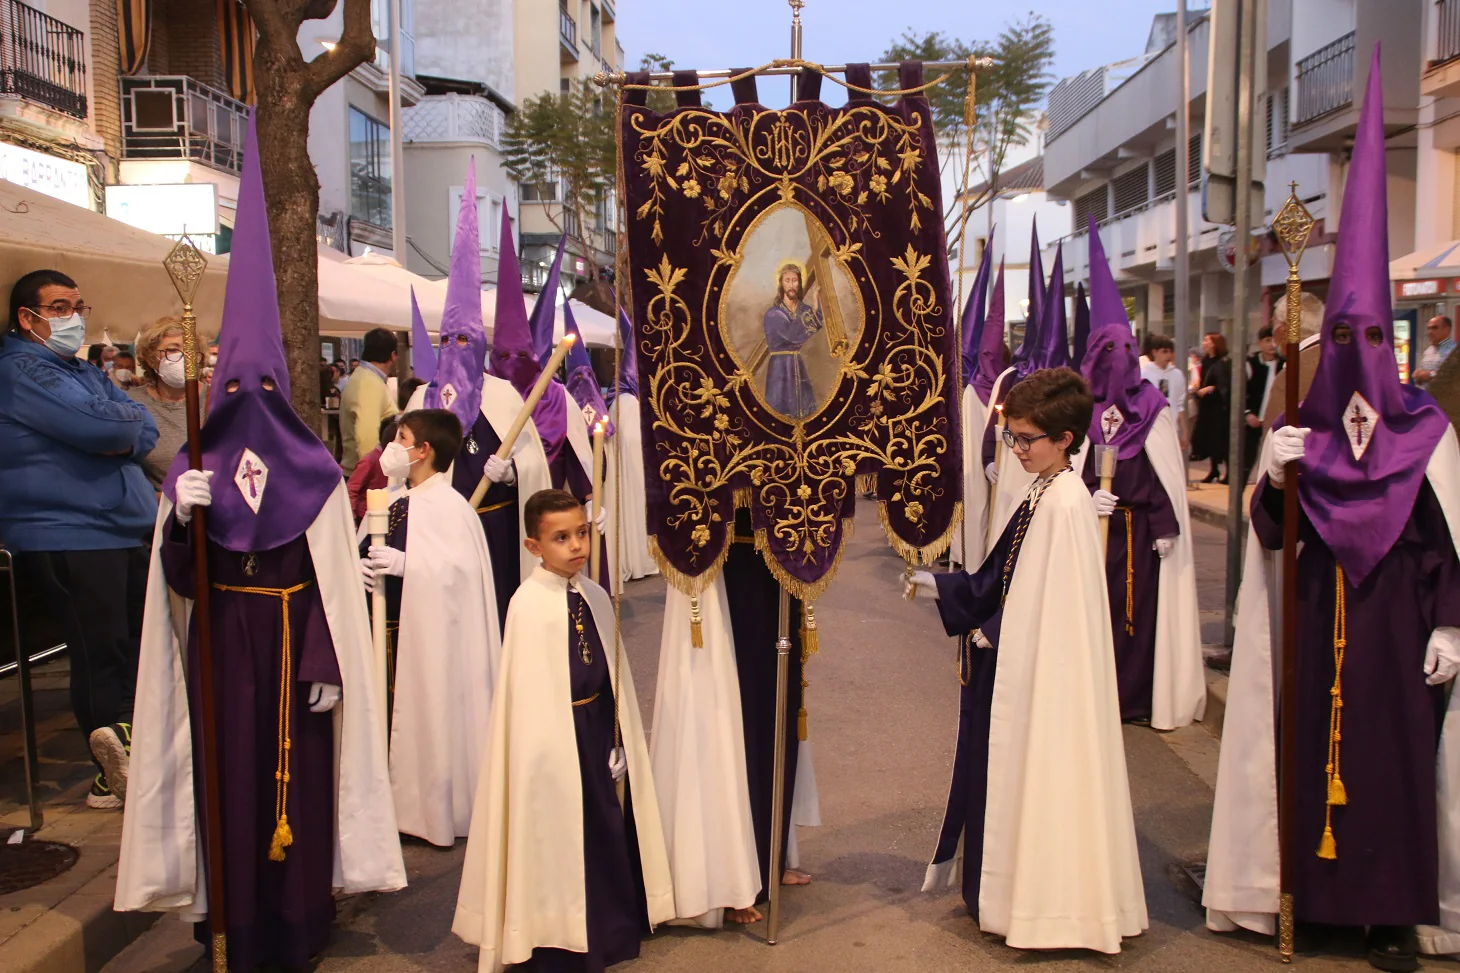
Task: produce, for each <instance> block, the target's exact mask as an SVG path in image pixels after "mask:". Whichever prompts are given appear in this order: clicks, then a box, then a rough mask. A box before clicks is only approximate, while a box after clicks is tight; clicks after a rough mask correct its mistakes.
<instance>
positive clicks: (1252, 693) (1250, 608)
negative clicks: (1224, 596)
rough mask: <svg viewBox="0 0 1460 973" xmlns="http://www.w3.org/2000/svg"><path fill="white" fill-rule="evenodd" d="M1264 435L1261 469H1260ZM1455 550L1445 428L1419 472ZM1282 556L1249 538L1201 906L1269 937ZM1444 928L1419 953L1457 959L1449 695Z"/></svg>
mask: <svg viewBox="0 0 1460 973" xmlns="http://www.w3.org/2000/svg"><path fill="white" fill-rule="evenodd" d="M1269 440H1270V437H1269V438H1268V439H1264V441H1263V447H1262V455H1261V457H1260V459H1259V460H1258V465H1257V469H1258V470H1266V469H1267V463H1268V454H1269V450H1270V446H1271V443H1270V441H1269ZM1425 475H1426V476H1427V477H1428V478H1429V481H1430V486H1431V487H1432V488H1433V489H1434V491H1435V497H1436V499H1438V500H1439V503H1440V509H1441V510H1442V511H1444V514H1445V522H1446V523H1447V524H1448V525H1449V528H1450V538H1451V542H1452V543H1453V544H1454V545H1455V549H1456V550H1457V551H1460V445H1457V442H1456V437H1455V430H1454V429H1448V430H1446V431H1445V435H1444V437H1443V438H1441V440H1440V444H1439V446H1437V447H1436V448H1435V452H1434V455H1433V456H1431V457H1430V461H1429V465H1428V467H1427V468H1426V470H1425ZM1281 594H1282V552H1281V551H1268V550H1266V549H1264V548H1263V546H1262V545H1261V544H1260V543H1258V540H1257V534H1256V531H1254V530H1253V529H1252V527H1251V526H1250V525H1249V527H1248V530H1247V556H1246V561H1245V562H1244V565H1243V571H1242V587H1241V588H1240V589H1239V590H1238V593H1237V618H1236V636H1235V638H1234V640H1233V645H1232V673H1231V682H1230V683H1229V685H1228V696H1227V713H1226V716H1225V718H1224V720H1223V723H1222V727H1223V730H1222V752H1221V755H1220V757H1219V758H1218V763H1217V794H1216V800H1215V803H1214V807H1213V809H1212V834H1211V843H1210V848H1209V850H1208V852H1207V874H1206V885H1205V888H1204V890H1203V893H1202V905H1204V906H1205V907H1206V910H1207V928H1209V929H1214V930H1216V931H1217V932H1231V931H1233V930H1235V929H1237V928H1238V927H1241V928H1243V929H1249V930H1252V931H1254V932H1260V933H1265V934H1267V935H1272V933H1273V931H1274V929H1275V922H1276V913H1277V908H1278V801H1277V777H1276V770H1275V766H1274V764H1275V760H1274V748H1275V746H1276V741H1275V732H1276V709H1277V693H1278V685H1277V683H1278V676H1279V675H1280V673H1279V672H1278V671H1277V670H1276V668H1275V667H1276V665H1277V659H1278V653H1277V651H1275V647H1276V645H1277V642H1278V640H1279V639H1280V638H1281V636H1282V614H1281V612H1282V603H1281ZM1436 770H1437V777H1438V780H1437V788H1436V790H1437V794H1436V802H1437V809H1438V814H1439V845H1440V883H1439V884H1440V888H1439V895H1440V923H1441V927H1435V926H1421V927H1420V948H1421V949H1422V950H1423V951H1424V952H1426V953H1431V954H1447V953H1455V952H1460V693H1454V694H1452V695H1451V696H1450V703H1449V706H1448V708H1447V709H1446V712H1445V720H1444V725H1443V728H1442V731H1441V736H1440V748H1439V754H1438V757H1437V767H1436Z"/></svg>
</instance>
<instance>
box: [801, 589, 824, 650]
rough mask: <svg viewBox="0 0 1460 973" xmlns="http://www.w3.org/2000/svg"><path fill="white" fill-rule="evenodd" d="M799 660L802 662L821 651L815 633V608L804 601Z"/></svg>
mask: <svg viewBox="0 0 1460 973" xmlns="http://www.w3.org/2000/svg"><path fill="white" fill-rule="evenodd" d="M801 614H802V624H801V661H802V662H803V663H804V662H805V661H806V660H807V659H809V658H811V657H812V656H813V655H815V654H816V653H817V652H819V651H821V639H820V637H819V636H818V635H817V634H816V609H815V608H812V607H811V603H810V602H806V603H805V604H803V605H802V607H801Z"/></svg>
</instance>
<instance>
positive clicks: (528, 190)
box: [522, 182, 558, 203]
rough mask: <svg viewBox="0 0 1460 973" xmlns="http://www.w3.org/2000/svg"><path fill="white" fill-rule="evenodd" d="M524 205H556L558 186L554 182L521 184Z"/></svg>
mask: <svg viewBox="0 0 1460 973" xmlns="http://www.w3.org/2000/svg"><path fill="white" fill-rule="evenodd" d="M522 201H523V202H524V203H556V202H557V201H558V184H557V183H556V182H525V183H523V184H522Z"/></svg>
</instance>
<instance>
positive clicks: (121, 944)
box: [5, 865, 160, 973]
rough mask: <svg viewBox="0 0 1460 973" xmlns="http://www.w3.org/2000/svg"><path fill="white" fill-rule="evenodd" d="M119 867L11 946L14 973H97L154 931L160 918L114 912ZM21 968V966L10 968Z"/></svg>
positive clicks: (14, 939)
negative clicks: (124, 950)
mask: <svg viewBox="0 0 1460 973" xmlns="http://www.w3.org/2000/svg"><path fill="white" fill-rule="evenodd" d="M116 886H117V870H116V866H115V865H113V866H111V867H109V868H107V869H106V870H105V871H103V872H102V873H101V874H99V875H97V876H96V877H95V878H93V879H91V880H90V881H89V882H87V883H86V884H85V885H83V886H82V887H81V888H80V889H78V890H77V891H76V892H74V893H72V894H71V895H70V896H68V897H67V898H66V899H65V900H64V901H63V902H61V903H60V904H59V905H57V906H56V907H55V908H54V909H50V910H47V911H46V912H45V913H44V914H42V915H40V916H38V917H37V918H36V920H35V921H34V922H32V923H31V924H30V925H28V926H26V927H25V928H24V929H23V930H21V931H20V932H18V933H16V934H15V935H14V936H13V937H11V939H10V940H9V942H7V943H6V944H5V956H6V968H7V969H8V970H10V971H11V973H97V971H98V970H100V969H101V968H102V967H103V966H105V965H106V964H107V963H109V962H110V961H111V960H112V958H113V957H115V956H116V955H117V954H118V953H120V952H121V951H122V950H123V949H125V948H126V947H127V946H128V945H129V944H130V943H131V942H132V941H133V940H135V939H137V938H138V937H139V936H141V935H142V934H143V933H145V932H146V931H147V930H148V929H150V928H152V925H153V923H155V922H156V921H157V919H158V917H159V915H160V913H156V912H114V911H112V897H113V896H114V895H115V893H116ZM10 964H15V965H13V966H12V965H10Z"/></svg>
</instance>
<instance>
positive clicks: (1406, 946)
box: [1365, 926, 1419, 973]
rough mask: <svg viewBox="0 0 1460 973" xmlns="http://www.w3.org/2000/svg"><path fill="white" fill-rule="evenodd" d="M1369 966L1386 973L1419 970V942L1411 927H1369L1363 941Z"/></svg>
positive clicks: (1407, 972) (1403, 972) (1409, 972)
mask: <svg viewBox="0 0 1460 973" xmlns="http://www.w3.org/2000/svg"><path fill="white" fill-rule="evenodd" d="M1365 945H1366V946H1367V947H1368V949H1369V965H1370V966H1372V967H1373V968H1374V969H1376V970H1386V971H1388V973H1413V971H1415V970H1417V969H1419V960H1418V959H1417V958H1416V956H1417V954H1418V953H1419V940H1418V938H1417V937H1416V936H1415V933H1414V927H1413V926H1370V927H1369V935H1368V937H1367V939H1366V941H1365Z"/></svg>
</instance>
